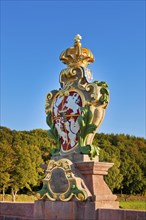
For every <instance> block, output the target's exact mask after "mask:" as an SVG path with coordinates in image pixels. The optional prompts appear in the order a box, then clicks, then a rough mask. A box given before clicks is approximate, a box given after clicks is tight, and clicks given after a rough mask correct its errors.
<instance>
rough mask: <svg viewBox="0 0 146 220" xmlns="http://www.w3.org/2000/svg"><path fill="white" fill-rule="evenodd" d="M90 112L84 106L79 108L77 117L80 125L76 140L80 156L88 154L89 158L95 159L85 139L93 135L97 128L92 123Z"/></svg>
mask: <svg viewBox="0 0 146 220" xmlns="http://www.w3.org/2000/svg"><path fill="white" fill-rule="evenodd" d="M92 118H93V115H92V112H91V110H90V107H89V106H87V105H86V106H84V107H82V108H81V115H80V116H79V117H78V122H79V125H80V132H79V134H78V140H79V145H80V152H81V153H82V154H89V155H90V156H91V158H93V157H95V156H96V155H97V154H96V152H95V150H93V148H94V147H93V146H92V145H86V139H87V136H88V134H91V133H93V132H94V131H95V130H96V128H97V126H96V125H95V124H93V123H92Z"/></svg>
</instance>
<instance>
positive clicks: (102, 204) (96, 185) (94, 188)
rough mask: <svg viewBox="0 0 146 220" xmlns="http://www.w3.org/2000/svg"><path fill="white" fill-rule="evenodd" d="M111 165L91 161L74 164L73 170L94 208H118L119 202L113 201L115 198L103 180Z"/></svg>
mask: <svg viewBox="0 0 146 220" xmlns="http://www.w3.org/2000/svg"><path fill="white" fill-rule="evenodd" d="M113 165H114V164H113V163H106V162H92V161H90V162H89V161H88V162H76V163H75V168H76V169H78V170H79V172H80V173H81V175H82V176H83V180H84V182H85V185H86V186H87V188H88V189H89V191H90V192H91V195H92V198H93V200H94V202H95V208H119V202H118V201H115V200H116V199H117V196H116V195H113V194H112V192H111V190H110V189H109V187H108V186H107V184H106V183H105V181H104V179H103V176H104V175H107V174H108V169H109V168H111V167H112V166H113Z"/></svg>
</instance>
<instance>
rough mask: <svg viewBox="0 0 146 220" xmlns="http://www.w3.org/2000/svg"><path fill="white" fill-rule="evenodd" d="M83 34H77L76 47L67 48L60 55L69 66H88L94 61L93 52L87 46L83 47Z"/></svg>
mask: <svg viewBox="0 0 146 220" xmlns="http://www.w3.org/2000/svg"><path fill="white" fill-rule="evenodd" d="M81 39H82V37H81V35H79V34H77V35H76V36H75V38H74V40H75V42H74V47H70V48H67V49H66V50H64V51H63V52H62V53H61V55H60V60H61V61H62V62H63V63H64V64H67V65H68V66H69V67H79V66H82V67H86V66H87V65H89V64H90V62H94V56H93V54H92V52H91V51H90V50H89V49H87V48H82V45H81V42H80V40H81Z"/></svg>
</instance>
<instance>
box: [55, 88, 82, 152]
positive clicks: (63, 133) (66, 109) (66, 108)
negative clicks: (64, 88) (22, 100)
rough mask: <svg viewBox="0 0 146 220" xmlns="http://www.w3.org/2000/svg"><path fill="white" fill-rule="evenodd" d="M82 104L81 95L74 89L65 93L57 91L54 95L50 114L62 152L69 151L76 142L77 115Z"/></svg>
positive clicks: (77, 129)
mask: <svg viewBox="0 0 146 220" xmlns="http://www.w3.org/2000/svg"><path fill="white" fill-rule="evenodd" d="M82 105H83V103H82V99H81V95H80V94H79V93H78V92H77V91H76V90H69V91H68V93H67V94H62V93H59V92H58V93H57V94H56V96H55V97H54V100H53V105H52V113H53V114H52V115H53V121H54V124H55V127H56V129H57V132H58V134H59V136H60V142H61V150H62V152H69V151H71V150H72V149H73V148H75V147H76V146H77V144H78V132H79V130H80V127H79V123H78V116H79V115H80V114H81V107H82Z"/></svg>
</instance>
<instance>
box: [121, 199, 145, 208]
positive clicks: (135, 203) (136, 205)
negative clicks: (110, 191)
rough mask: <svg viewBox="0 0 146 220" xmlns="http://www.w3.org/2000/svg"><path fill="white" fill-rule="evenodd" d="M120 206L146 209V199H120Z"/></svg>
mask: <svg viewBox="0 0 146 220" xmlns="http://www.w3.org/2000/svg"><path fill="white" fill-rule="evenodd" d="M120 208H122V209H136V210H146V201H120Z"/></svg>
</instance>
